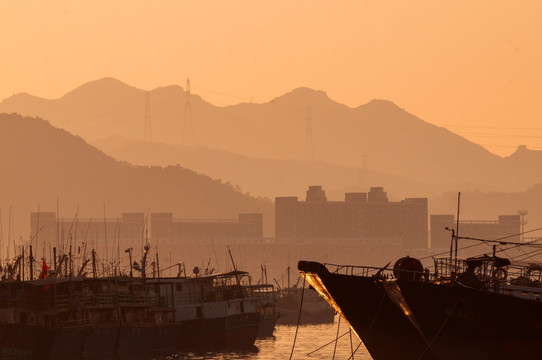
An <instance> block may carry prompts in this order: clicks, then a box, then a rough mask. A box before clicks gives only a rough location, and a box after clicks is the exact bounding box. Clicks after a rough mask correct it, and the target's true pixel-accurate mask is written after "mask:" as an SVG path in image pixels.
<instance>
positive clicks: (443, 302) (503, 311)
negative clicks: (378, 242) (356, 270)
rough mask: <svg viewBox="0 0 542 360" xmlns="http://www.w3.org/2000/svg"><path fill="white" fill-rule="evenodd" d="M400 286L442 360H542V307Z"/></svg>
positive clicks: (442, 288) (462, 291) (445, 288)
mask: <svg viewBox="0 0 542 360" xmlns="http://www.w3.org/2000/svg"><path fill="white" fill-rule="evenodd" d="M397 283H398V284H399V287H400V289H401V293H402V294H403V296H404V298H405V300H406V301H407V302H408V304H409V306H410V309H411V310H412V312H413V314H414V317H415V318H416V320H417V321H418V323H419V325H420V327H421V329H422V331H423V332H424V334H425V335H426V337H427V338H428V339H430V341H431V342H432V349H433V350H434V351H435V353H437V354H438V355H439V358H441V359H445V360H447V359H450V360H451V359H458V358H470V357H472V356H473V355H475V357H474V358H476V359H477V360H478V359H479V360H484V359H498V360H500V359H503V360H508V359H512V360H515V359H518V360H519V359H528V358H530V359H533V358H540V356H541V352H540V349H541V347H542V303H540V302H538V301H534V300H528V299H522V298H518V297H514V296H509V295H504V294H497V293H493V292H488V291H482V290H477V289H472V288H468V287H464V286H462V285H438V284H433V283H428V282H419V281H412V280H406V279H398V280H397ZM452 345H453V346H452ZM451 346H452V347H451Z"/></svg>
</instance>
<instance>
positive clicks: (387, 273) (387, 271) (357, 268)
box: [323, 263, 393, 278]
mask: <svg viewBox="0 0 542 360" xmlns="http://www.w3.org/2000/svg"><path fill="white" fill-rule="evenodd" d="M323 265H325V266H326V268H327V269H328V270H329V272H332V273H335V274H344V275H357V276H367V277H369V276H381V277H384V278H392V277H393V269H391V268H389V267H387V266H385V267H376V266H363V265H338V264H330V263H324V264H323Z"/></svg>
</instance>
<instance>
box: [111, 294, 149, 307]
mask: <svg viewBox="0 0 542 360" xmlns="http://www.w3.org/2000/svg"><path fill="white" fill-rule="evenodd" d="M117 299H118V302H119V305H142V304H147V303H148V301H147V297H146V294H145V293H144V292H133V293H119V294H117Z"/></svg>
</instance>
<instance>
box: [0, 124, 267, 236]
mask: <svg viewBox="0 0 542 360" xmlns="http://www.w3.org/2000/svg"><path fill="white" fill-rule="evenodd" d="M0 179H1V185H2V186H1V187H0V208H2V209H3V210H4V211H3V214H4V218H3V219H4V225H5V224H6V219H7V215H6V214H7V209H8V208H9V207H10V206H11V207H13V209H14V212H15V214H16V217H15V219H16V220H17V222H18V228H19V229H20V228H21V227H22V228H25V229H26V228H27V227H28V225H29V213H30V211H37V210H38V206H40V208H41V211H55V210H56V204H57V199H59V202H60V205H61V212H62V214H63V215H64V216H66V217H68V218H70V217H73V216H74V214H75V210H76V208H77V207H79V209H80V216H83V217H84V216H86V217H90V216H94V217H102V218H103V211H104V210H103V206H104V204H105V206H106V209H107V214H108V216H111V217H113V216H120V214H121V213H122V212H147V210H148V209H150V211H151V212H153V211H154V212H161V211H164V212H173V213H174V216H175V217H179V218H212V219H214V218H237V215H238V213H240V212H260V213H264V227H265V230H264V231H266V233H267V234H268V235H270V234H272V232H273V231H274V230H273V228H274V225H273V223H272V221H273V211H274V210H273V209H274V208H273V204H272V202H270V201H266V200H263V199H256V198H254V197H250V196H248V195H246V194H242V193H240V192H239V191H237V190H236V189H235V188H234V186H233V185H231V184H223V183H221V182H220V181H217V180H213V179H211V178H210V177H208V176H206V175H201V174H197V173H195V172H194V171H192V170H188V169H186V168H182V167H180V166H168V167H165V168H162V167H158V166H151V167H148V166H134V165H131V164H129V163H127V162H120V161H117V160H115V159H113V158H112V157H110V156H108V155H105V154H104V153H103V152H101V151H100V150H98V149H96V148H94V147H92V146H90V145H88V144H87V143H86V142H85V141H84V140H83V139H81V138H80V137H76V136H73V135H71V134H70V133H68V132H67V131H65V130H61V129H58V128H55V127H53V126H51V125H50V124H49V123H48V122H46V121H44V120H42V119H39V118H31V117H22V116H20V115H16V114H11V115H9V114H0ZM270 222H271V223H270ZM4 229H6V226H4ZM21 231H22V230H21ZM22 235H24V236H25V237H26V236H27V233H23V234H22ZM17 236H18V234H17Z"/></svg>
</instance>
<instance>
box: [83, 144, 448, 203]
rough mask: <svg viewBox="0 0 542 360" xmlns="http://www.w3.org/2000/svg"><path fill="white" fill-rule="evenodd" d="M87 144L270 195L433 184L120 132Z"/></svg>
mask: <svg viewBox="0 0 542 360" xmlns="http://www.w3.org/2000/svg"><path fill="white" fill-rule="evenodd" d="M92 145H94V146H96V147H97V148H99V149H101V150H103V151H104V152H105V153H107V154H109V155H111V156H113V157H114V158H116V159H119V160H124V161H127V162H129V163H132V164H137V165H159V166H168V165H172V164H182V165H183V166H184V167H187V168H189V169H192V170H194V171H196V172H201V173H205V174H207V175H209V176H211V177H212V178H221V179H223V180H227V181H230V182H231V183H233V184H236V185H238V186H240V188H241V189H242V190H243V192H249V193H251V194H256V195H261V196H265V197H268V198H270V199H273V198H274V197H275V196H294V195H295V196H298V197H300V198H302V199H304V198H305V192H306V190H307V186H308V184H322V185H323V186H324V188H325V189H326V190H327V192H328V194H334V196H333V199H334V200H344V192H345V191H349V192H352V191H367V190H368V188H369V187H370V186H376V185H379V186H384V187H386V188H387V189H393V194H394V195H395V196H396V197H404V196H415V195H416V194H420V193H422V192H424V193H426V192H427V191H431V190H433V191H435V192H437V191H438V189H439V187H438V186H435V185H434V184H423V183H418V182H415V181H412V180H409V179H406V178H403V177H399V176H394V175H389V174H383V173H378V172H374V171H370V170H367V171H363V170H362V169H358V168H352V167H345V166H338V165H330V164H327V163H324V162H321V161H303V160H277V159H259V158H255V157H249V156H244V155H239V154H235V153H231V152H226V151H222V150H214V149H209V148H205V147H202V146H183V145H167V144H160V143H151V142H144V141H137V140H130V139H127V138H124V137H120V136H114V137H110V138H107V139H104V140H101V141H97V142H94V143H93V144H92ZM431 186H433V188H432V189H431ZM335 194H336V196H335Z"/></svg>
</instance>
